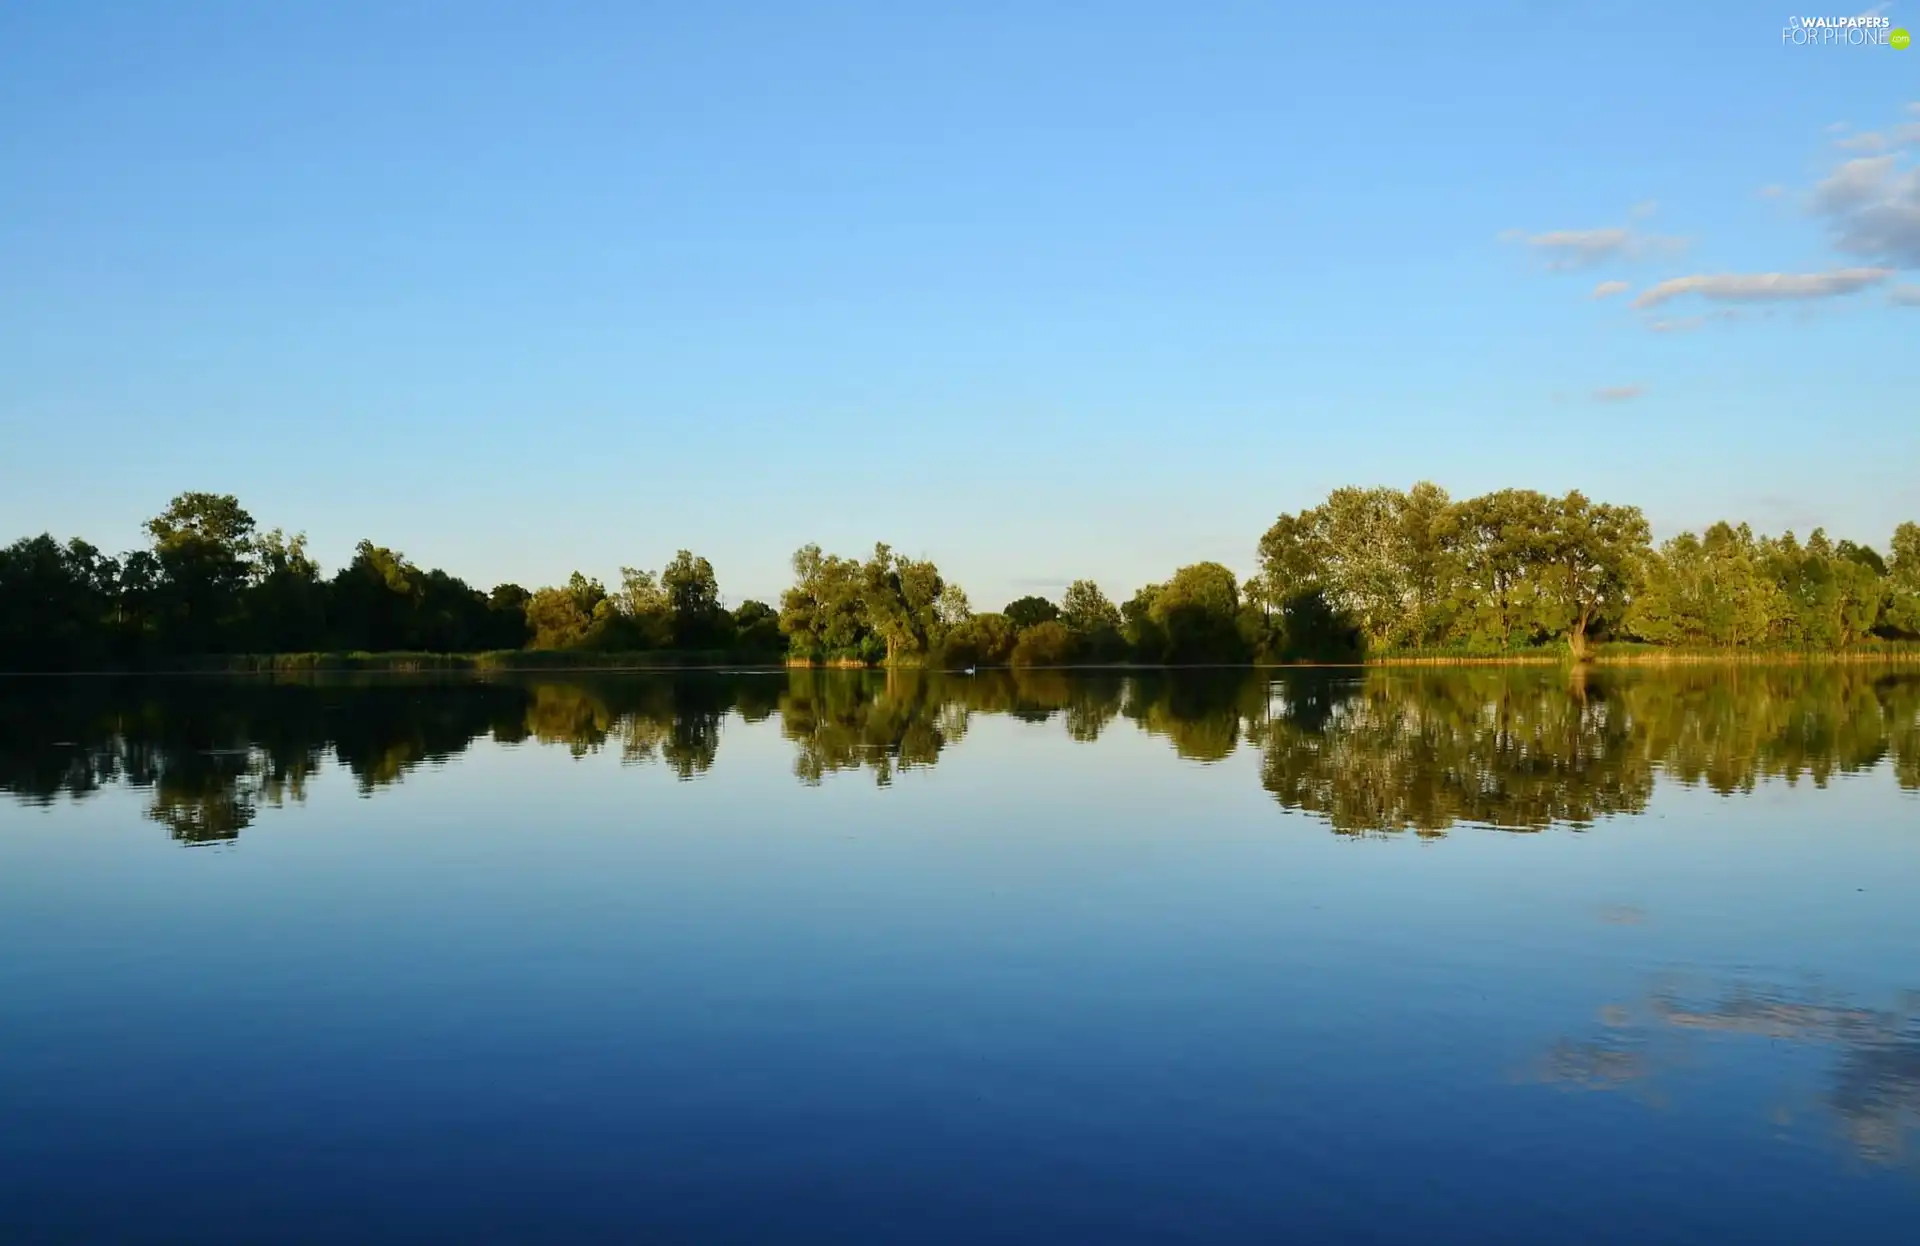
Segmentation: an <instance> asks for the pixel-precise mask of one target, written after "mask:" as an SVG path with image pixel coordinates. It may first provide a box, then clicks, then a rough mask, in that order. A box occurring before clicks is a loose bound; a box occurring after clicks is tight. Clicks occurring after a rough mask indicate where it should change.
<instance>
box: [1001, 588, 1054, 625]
mask: <svg viewBox="0 0 1920 1246" xmlns="http://www.w3.org/2000/svg"><path fill="white" fill-rule="evenodd" d="M1000 613H1001V614H1003V615H1005V616H1006V618H1007V622H1009V623H1011V624H1013V625H1014V627H1016V628H1018V629H1019V630H1021V631H1025V630H1026V629H1028V628H1029V627H1036V626H1038V625H1039V624H1041V623H1051V622H1052V621H1053V620H1055V619H1057V618H1059V617H1060V607H1058V606H1056V605H1054V604H1053V603H1052V602H1050V601H1048V600H1047V599H1046V598H1045V597H1033V596H1027V597H1022V598H1020V599H1019V600H1017V601H1010V602H1008V603H1007V608H1006V609H1004V610H1002V611H1001V612H1000Z"/></svg>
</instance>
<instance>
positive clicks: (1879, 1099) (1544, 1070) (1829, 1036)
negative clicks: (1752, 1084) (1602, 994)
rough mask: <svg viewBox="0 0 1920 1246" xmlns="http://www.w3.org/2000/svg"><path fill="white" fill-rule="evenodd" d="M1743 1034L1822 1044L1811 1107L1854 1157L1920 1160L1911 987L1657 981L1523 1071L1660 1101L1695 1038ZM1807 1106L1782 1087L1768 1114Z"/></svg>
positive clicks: (1701, 1046)
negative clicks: (1876, 998) (1696, 986)
mask: <svg viewBox="0 0 1920 1246" xmlns="http://www.w3.org/2000/svg"><path fill="white" fill-rule="evenodd" d="M1744 1038H1751V1039H1758V1040H1764V1041H1765V1042H1767V1043H1769V1044H1776V1045H1777V1044H1785V1045H1788V1046H1790V1047H1793V1048H1798V1049H1807V1050H1815V1051H1823V1052H1826V1053H1828V1054H1829V1056H1830V1060H1829V1062H1828V1064H1827V1066H1826V1068H1825V1070H1824V1075H1823V1079H1822V1084H1821V1088H1820V1091H1819V1093H1818V1096H1817V1097H1816V1098H1815V1099H1813V1100H1812V1101H1811V1104H1810V1106H1811V1107H1812V1109H1813V1112H1812V1115H1813V1116H1814V1117H1815V1118H1816V1119H1818V1120H1821V1121H1823V1122H1825V1127H1826V1128H1828V1129H1829V1130H1830V1131H1831V1133H1832V1134H1833V1135H1835V1136H1837V1137H1838V1138H1839V1139H1840V1140H1842V1141H1843V1142H1844V1143H1845V1144H1846V1145H1847V1146H1848V1147H1849V1148H1850V1149H1851V1150H1852V1151H1853V1152H1854V1153H1855V1154H1857V1155H1859V1156H1860V1157H1861V1158H1862V1159H1864V1160H1866V1161H1868V1162H1870V1163H1875V1164H1883V1165H1889V1166H1905V1167H1915V1168H1917V1169H1920V1156H1917V1155H1916V1154H1915V1153H1914V1150H1913V1147H1912V1145H1911V1142H1912V1139H1913V1136H1914V1135H1915V1133H1916V1132H1920V993H1915V992H1908V993H1906V994H1905V995H1903V996H1901V997H1900V998H1897V999H1894V1000H1892V1001H1890V1003H1889V1004H1888V1005H1887V1006H1884V1007H1873V1006H1867V1005H1863V1004H1860V1003H1857V1002H1855V1001H1852V1000H1850V999H1847V998H1845V997H1843V996H1839V995H1835V994H1832V993H1830V992H1825V991H1822V990H1819V989H1817V988H1811V987H1810V988H1803V989H1796V988H1791V987H1783V986H1777V985H1766V984H1754V983H1734V984H1730V985H1722V986H1719V987H1716V988H1713V989H1711V990H1708V991H1699V990H1689V989H1688V987H1687V984H1685V983H1676V982H1664V983H1660V984H1657V985H1655V986H1654V987H1653V988H1652V989H1650V990H1649V991H1648V992H1647V994H1646V995H1645V997H1644V998H1642V999H1640V1000H1637V1001H1635V1002H1633V1003H1630V1004H1612V1005H1609V1006H1607V1007H1605V1008H1603V1009H1601V1010H1600V1024H1599V1025H1598V1026H1597V1027H1596V1029H1595V1032H1594V1033H1593V1034H1591V1035H1588V1036H1584V1037H1578V1038H1574V1037H1569V1038H1563V1039H1560V1040H1559V1041H1557V1042H1556V1043H1554V1044H1553V1046H1552V1047H1551V1048H1550V1049H1549V1050H1548V1051H1547V1052H1546V1053H1545V1054H1544V1055H1543V1056H1542V1057H1541V1058H1540V1060H1539V1061H1538V1062H1537V1063H1536V1065H1535V1067H1534V1069H1533V1072H1532V1076H1531V1077H1530V1078H1529V1079H1528V1080H1534V1081H1539V1082H1545V1083H1549V1084H1555V1085H1560V1086H1565V1087H1568V1088H1572V1089H1580V1090H1603V1091H1623V1092H1631V1093H1633V1094H1635V1095H1637V1096H1638V1097H1640V1098H1642V1099H1643V1100H1645V1101H1647V1102H1648V1103H1650V1104H1654V1105H1662V1104H1665V1103H1667V1102H1669V1101H1670V1100H1672V1099H1674V1098H1676V1097H1677V1096H1679V1095H1681V1094H1683V1093H1685V1092H1684V1090H1683V1089H1682V1088H1681V1087H1679V1086H1678V1085H1676V1084H1675V1083H1678V1082H1679V1081H1681V1080H1682V1079H1683V1078H1684V1077H1685V1076H1686V1074H1687V1072H1688V1071H1690V1070H1693V1069H1696V1068H1700V1067H1702V1066H1703V1065H1705V1064H1707V1063H1710V1060H1711V1055H1710V1051H1711V1050H1712V1049H1711V1048H1708V1047H1706V1046H1705V1045H1706V1044H1709V1043H1712V1042H1714V1041H1721V1042H1737V1041H1738V1040H1740V1039H1744ZM1806 1106H1809V1105H1808V1104H1807V1101H1805V1100H1804V1099H1800V1098H1795V1097H1792V1096H1786V1095H1783V1096H1781V1097H1780V1098H1779V1100H1778V1102H1776V1103H1775V1104H1774V1106H1773V1112H1772V1117H1773V1120H1774V1123H1775V1124H1776V1125H1777V1126H1781V1127H1787V1126H1790V1125H1792V1124H1794V1123H1795V1122H1796V1120H1797V1119H1798V1118H1800V1117H1802V1116H1805V1115H1806V1114H1807V1113H1806V1112H1805V1107H1806Z"/></svg>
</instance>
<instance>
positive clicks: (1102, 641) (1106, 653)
mask: <svg viewBox="0 0 1920 1246" xmlns="http://www.w3.org/2000/svg"><path fill="white" fill-rule="evenodd" d="M1060 622H1061V623H1063V624H1065V625H1066V626H1067V627H1068V628H1069V629H1070V630H1071V631H1072V632H1073V634H1074V636H1075V637H1076V640H1075V644H1074V649H1075V652H1076V653H1077V655H1078V656H1079V657H1080V658H1082V659H1084V660H1087V661H1092V662H1111V661H1113V660H1115V659H1117V658H1119V657H1121V656H1123V655H1124V654H1125V652H1126V648H1127V642H1126V639H1125V638H1124V637H1123V636H1122V635H1121V631H1120V628H1121V624H1122V622H1123V620H1122V619H1121V616H1120V610H1119V608H1118V607H1117V606H1115V605H1114V604H1113V603H1112V602H1111V601H1108V600H1107V595H1106V594H1105V593H1103V592H1101V591H1100V586H1099V585H1097V584H1095V583H1094V582H1093V581H1092V580H1075V581H1074V582H1073V583H1071V584H1069V585H1067V591H1066V592H1065V593H1063V594H1061V597H1060Z"/></svg>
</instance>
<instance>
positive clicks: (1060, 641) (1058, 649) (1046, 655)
mask: <svg viewBox="0 0 1920 1246" xmlns="http://www.w3.org/2000/svg"><path fill="white" fill-rule="evenodd" d="M1079 640H1080V638H1079V637H1078V636H1075V635H1074V634H1073V632H1072V630H1071V629H1069V628H1068V627H1067V625H1066V624H1064V623H1056V622H1053V621H1048V622H1046V623H1036V624H1034V625H1033V626H1032V627H1029V628H1028V629H1027V630H1026V631H1024V632H1021V633H1020V639H1019V641H1018V642H1016V643H1015V644H1014V646H1013V664H1014V665H1015V666H1065V665H1066V664H1067V663H1069V662H1071V661H1073V658H1074V654H1075V652H1076V651H1077V650H1078V648H1079Z"/></svg>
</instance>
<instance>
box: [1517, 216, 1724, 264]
mask: <svg viewBox="0 0 1920 1246" xmlns="http://www.w3.org/2000/svg"><path fill="white" fill-rule="evenodd" d="M1500 236H1501V238H1503V239H1506V240H1508V241H1514V240H1518V241H1520V242H1523V243H1525V244H1526V245H1527V246H1528V247H1530V248H1531V249H1532V250H1534V251H1535V252H1537V253H1538V254H1539V255H1541V256H1542V257H1543V258H1544V259H1545V261H1546V265H1547V267H1548V268H1553V269H1569V268H1590V267H1592V266H1593V265H1595V264H1599V263H1604V262H1606V261H1609V260H1628V259H1638V258H1640V257H1642V256H1646V255H1654V254H1671V253H1674V252H1677V251H1680V250H1683V249H1684V248H1685V247H1686V239H1684V238H1668V237H1663V236H1660V235H1657V234H1643V233H1639V232H1637V231H1635V230H1632V229H1629V228H1627V227H1626V226H1625V225H1609V226H1606V227H1604V228H1600V229H1555V230H1549V231H1547V232H1546V233H1541V234H1522V233H1518V232H1517V231H1514V230H1508V231H1507V232H1506V233H1503V234H1501V235H1500Z"/></svg>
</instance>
